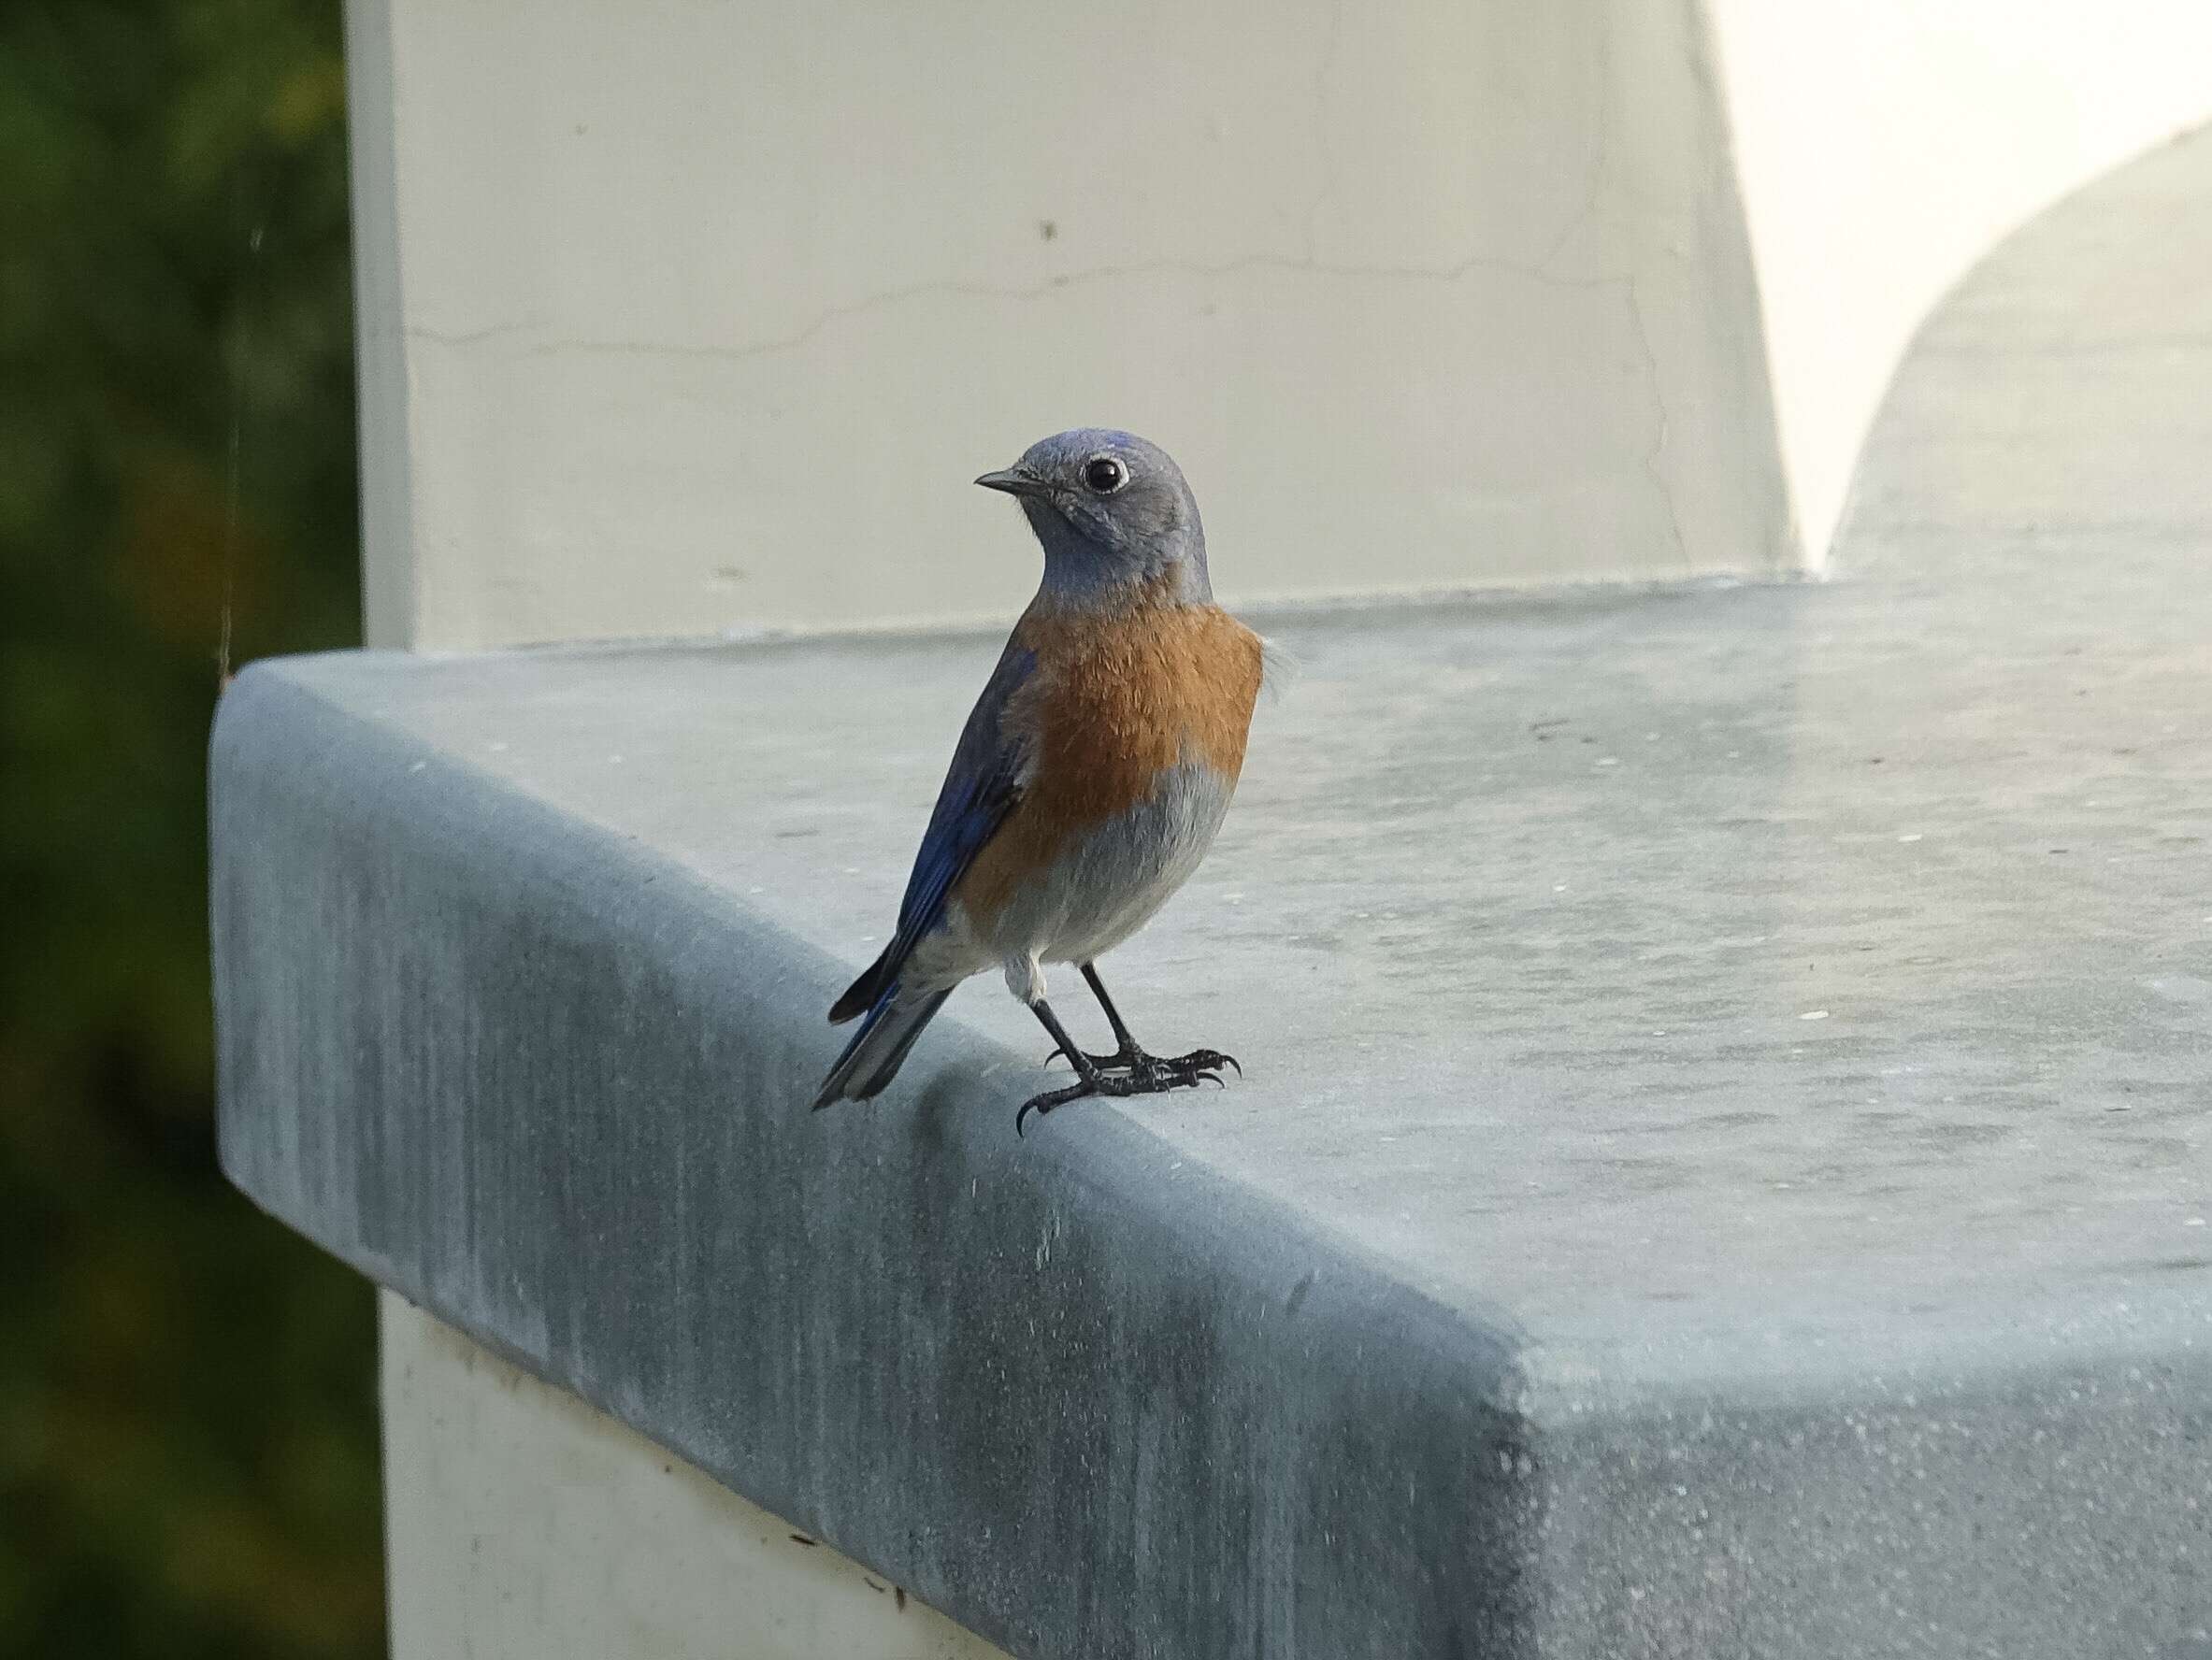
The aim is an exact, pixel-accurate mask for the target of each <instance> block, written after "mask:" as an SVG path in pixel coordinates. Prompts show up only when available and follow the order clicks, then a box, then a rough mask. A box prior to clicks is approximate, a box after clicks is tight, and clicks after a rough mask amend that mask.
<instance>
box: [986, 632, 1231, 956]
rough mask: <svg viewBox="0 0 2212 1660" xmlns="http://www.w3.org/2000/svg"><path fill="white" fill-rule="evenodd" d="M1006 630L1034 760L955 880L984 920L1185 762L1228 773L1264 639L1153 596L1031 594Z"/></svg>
mask: <svg viewBox="0 0 2212 1660" xmlns="http://www.w3.org/2000/svg"><path fill="white" fill-rule="evenodd" d="M1014 639H1015V640H1016V641H1017V642H1018V643H1019V644H1021V645H1024V646H1027V648H1028V649H1029V650H1030V651H1033V652H1034V653H1036V659H1037V667H1036V670H1035V672H1034V673H1033V674H1032V675H1031V677H1030V679H1029V680H1028V681H1027V684H1025V685H1024V686H1023V687H1022V689H1021V691H1019V692H1018V693H1016V694H1014V696H1013V700H1012V701H1011V702H1010V704H1009V706H1008V708H1007V711H1006V724H1007V726H1008V728H1009V729H1010V730H1011V731H1012V732H1014V733H1017V734H1020V735H1021V736H1022V737H1024V738H1026V739H1027V742H1028V744H1029V745H1030V752H1031V754H1032V755H1033V756H1034V758H1035V759H1034V766H1033V769H1032V772H1031V775H1030V781H1029V784H1028V787H1027V790H1026V791H1025V792H1024V794H1023V796H1022V799H1021V801H1020V802H1019V803H1018V804H1017V805H1016V806H1015V808H1014V809H1013V811H1012V812H1010V813H1009V814H1008V815H1007V819H1006V823H1004V824H1002V825H1001V826H1000V827H999V830H998V834H997V835H996V836H994V837H992V838H991V840H990V841H989V842H988V843H987V844H986V845H985V846H984V849H983V851H981V852H980V853H978V854H977V855H976V859H975V863H974V864H973V865H971V866H970V867H969V870H968V873H967V876H966V877H965V879H964V880H962V881H961V883H960V886H959V890H958V892H959V896H960V899H961V902H962V904H963V905H965V906H966V908H967V909H968V911H969V913H970V915H971V916H973V917H975V918H976V919H977V920H978V921H979V922H980V923H984V925H985V926H988V924H989V919H990V918H991V917H993V916H995V915H996V914H997V913H998V910H999V909H1000V908H1001V907H1003V906H1004V904H1005V903H1006V900H1007V898H1008V897H1009V896H1010V895H1011V894H1013V891H1014V890H1015V889H1016V888H1017V887H1019V886H1020V885H1021V883H1022V882H1024V881H1026V880H1028V878H1029V877H1031V876H1032V875H1034V874H1035V873H1037V872H1038V871H1041V870H1043V869H1045V868H1047V867H1049V866H1051V865H1052V863H1053V861H1054V860H1056V858H1058V857H1059V856H1060V854H1061V853H1062V852H1063V851H1065V850H1066V849H1067V847H1068V845H1069V843H1070V841H1071V840H1073V839H1074V838H1076V837H1080V836H1082V835H1083V834H1084V832H1085V831H1087V830H1090V829H1092V828H1094V827H1095V826H1097V825H1099V824H1102V823H1106V822H1108V821H1110V820H1112V819H1113V818H1115V817H1117V816H1119V815H1120V814H1122V813H1126V812H1128V810H1129V809H1131V808H1133V807H1135V806H1137V805H1138V804H1139V803H1141V802H1142V801H1145V800H1147V799H1149V798H1150V797H1151V795H1152V794H1153V793H1154V792H1155V791H1156V789H1157V788H1158V787H1159V783H1160V775H1161V774H1162V773H1164V772H1166V771H1168V770H1169V769H1170V768H1171V767H1173V766H1177V765H1179V764H1182V763H1185V762H1189V763H1193V764H1196V765H1199V766H1205V767H1208V768H1210V769H1211V770H1212V771H1214V773H1216V774H1218V775H1219V776H1220V778H1221V779H1222V780H1223V781H1224V782H1225V783H1227V784H1230V785H1233V784H1234V783H1235V782H1236V780H1237V777H1238V775H1239V774H1240V773H1242V770H1243V766H1244V741H1245V737H1246V735H1247V734H1248V733H1249V731H1250V730H1251V725H1252V708H1253V705H1254V704H1255V703H1256V702H1257V699H1258V696H1259V685H1260V677H1261V653H1260V642H1259V637H1258V636H1257V635H1256V634H1254V633H1253V632H1252V631H1251V630H1250V629H1249V628H1246V627H1245V626H1244V625H1243V624H1242V622H1238V621H1237V620H1236V619H1235V618H1234V617H1232V616H1230V615H1229V614H1228V612H1227V611H1225V610H1223V609H1222V608H1220V607H1218V606H1214V605H1178V604H1173V603H1171V602H1168V601H1165V600H1155V599H1151V598H1148V599H1146V600H1145V601H1143V602H1142V603H1141V604H1139V605H1137V606H1135V607H1132V608H1129V609H1128V611H1126V612H1123V613H1121V614H1118V615H1115V616H1113V617H1104V618H1101V617H1099V616H1096V615H1084V614H1082V613H1080V612H1070V611H1065V610H1057V609H1050V608H1044V607H1042V606H1041V605H1040V606H1033V607H1031V608H1030V609H1029V611H1028V613H1027V615H1025V616H1024V617H1023V619H1022V621H1021V622H1019V623H1018V624H1017V625H1016V626H1015V629H1014Z"/></svg>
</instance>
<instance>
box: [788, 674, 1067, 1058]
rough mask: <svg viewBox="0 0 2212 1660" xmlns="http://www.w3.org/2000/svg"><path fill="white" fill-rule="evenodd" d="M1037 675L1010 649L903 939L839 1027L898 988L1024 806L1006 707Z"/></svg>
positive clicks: (948, 797) (979, 716)
mask: <svg viewBox="0 0 2212 1660" xmlns="http://www.w3.org/2000/svg"><path fill="white" fill-rule="evenodd" d="M1036 667H1037V658H1036V654H1035V653H1034V652H1032V651H1029V650H1028V649H1027V647H1024V646H1020V645H1017V644H1015V643H1014V642H1013V641H1012V640H1009V641H1008V642H1007V646H1006V651H1005V652H1004V654H1003V655H1001V656H1000V657H999V659H998V667H997V668H996V669H994V670H992V672H991V678H990V680H988V681H987V682H986V683H985V684H984V689H983V694H982V695H981V696H980V697H978V698H977V699H976V700H975V708H973V709H972V710H971V711H970V713H969V716H968V724H967V726H966V727H965V728H964V729H963V730H962V731H961V734H960V741H959V743H958V744H957V745H955V747H954V750H953V761H952V765H951V766H949V767H947V768H946V769H945V778H944V784H943V787H942V788H941V789H940V790H939V791H938V793H937V807H936V809H935V810H934V811H932V812H931V813H930V815H929V828H928V829H926V830H925V831H924V832H923V833H922V848H921V851H919V852H918V853H916V854H915V855H914V868H913V874H912V876H910V877H908V878H907V881H906V897H905V898H903V899H901V900H900V901H899V904H898V933H897V934H896V935H894V936H893V937H892V939H891V943H890V944H889V945H887V946H885V947H884V948H883V955H882V956H880V957H878V958H877V959H876V960H875V962H874V964H873V965H872V966H870V967H869V970H868V972H867V973H865V974H863V975H862V976H861V977H860V978H859V979H858V980H855V981H854V982H853V983H852V984H851V985H850V986H849V987H847V988H846V990H845V995H843V996H841V997H840V998H839V999H838V1000H837V1002H836V1004H835V1005H834V1006H833V1007H832V1008H831V1009H830V1011H829V1018H830V1020H831V1021H832V1022H833V1023H835V1022H841V1021H848V1020H851V1019H852V1018H853V1017H854V1016H855V1015H856V1014H859V1013H861V1012H863V1011H864V1010H866V1009H869V1008H870V1007H872V1006H873V1005H874V1004H875V1003H876V1002H877V1001H879V1000H880V999H881V998H882V997H883V994H884V993H886V992H888V991H889V990H890V989H891V988H892V987H893V986H895V985H897V983H898V974H899V970H900V969H902V968H904V967H905V966H906V960H907V958H908V957H909V956H911V955H912V954H913V949H914V947H915V946H916V945H917V944H918V943H920V941H921V939H922V937H924V936H925V935H926V934H927V933H928V932H929V931H930V930H931V929H932V928H935V927H936V926H937V924H938V923H940V922H941V921H943V919H944V908H945V901H946V897H947V895H949V894H951V893H952V891H953V886H954V884H955V882H957V881H958V880H960V877H961V875H962V873H964V872H965V871H966V870H967V868H968V866H970V865H971V864H973V863H974V862H975V856H976V854H978V853H979V852H981V851H983V848H984V843H985V842H987V841H989V840H990V839H991V837H992V836H993V835H995V834H996V833H997V832H998V826H999V825H1000V824H1002V823H1005V822H1006V815H1007V814H1008V813H1009V812H1010V811H1012V810H1013V805H1014V803H1015V802H1016V801H1018V800H1020V799H1021V793H1022V784H1021V779H1022V772H1023V769H1024V767H1025V766H1026V765H1027V751H1026V746H1025V745H1024V744H1023V742H1022V741H1021V739H1020V738H1019V737H1017V736H1016V735H1014V734H1013V733H1011V732H1009V731H1008V730H1007V729H1006V726H1005V715H1006V706H1007V704H1008V703H1009V702H1010V701H1011V700H1012V699H1013V694H1014V693H1015V692H1017V691H1018V690H1020V688H1021V686H1022V683H1023V682H1024V681H1026V680H1027V679H1028V678H1029V676H1030V674H1031V673H1032V672H1034V670H1035V669H1036Z"/></svg>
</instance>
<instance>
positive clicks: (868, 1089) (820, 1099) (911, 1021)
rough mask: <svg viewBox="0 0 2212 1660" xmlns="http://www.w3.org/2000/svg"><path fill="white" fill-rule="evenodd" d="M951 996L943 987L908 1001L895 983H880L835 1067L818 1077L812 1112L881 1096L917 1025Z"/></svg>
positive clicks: (911, 1042)
mask: <svg viewBox="0 0 2212 1660" xmlns="http://www.w3.org/2000/svg"><path fill="white" fill-rule="evenodd" d="M951 995H953V990H952V988H951V987H950V986H947V987H946V988H945V989H944V990H943V991H941V992H931V993H930V994H928V995H926V996H923V997H917V998H914V999H912V1000H911V1001H908V1000H902V999H901V998H900V996H899V988H898V986H897V985H890V986H886V987H884V988H883V992H882V993H881V994H880V995H878V996H877V998H876V1001H875V1006H874V1007H873V1008H871V1009H869V1011H868V1018H867V1019H866V1020H864V1021H862V1022H861V1023H860V1030H858V1031H857V1032H855V1033H854V1034H853V1040H852V1042H850V1043H848V1044H846V1045H845V1050H844V1052H843V1053H842V1054H840V1055H839V1056H838V1058H837V1065H836V1066H832V1067H830V1069H829V1076H828V1077H827V1078H825V1079H824V1080H822V1089H821V1092H820V1093H819V1094H818V1095H815V1096H814V1110H815V1111H817V1112H819V1111H821V1110H822V1109H823V1108H825V1107H827V1106H829V1105H831V1104H832V1103H833V1102H837V1101H865V1100H868V1099H869V1098H870V1097H871V1096H874V1095H880V1094H882V1093H883V1088H884V1087H885V1086H886V1085H887V1084H889V1083H890V1081H891V1080H892V1079H894V1078H896V1077H897V1076H898V1068H899V1067H900V1066H902V1065H903V1064H904V1063H905V1061H906V1056H907V1052H908V1051H909V1050H911V1049H912V1048H913V1046H914V1039H916V1038H919V1037H921V1035H922V1028H923V1027H925V1026H926V1025H927V1024H928V1023H930V1022H931V1021H932V1020H934V1019H936V1018H937V1011H938V1010H939V1009H942V1008H943V1007H944V1000H945V999H946V998H947V997H949V996H951Z"/></svg>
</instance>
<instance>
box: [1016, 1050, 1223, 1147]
mask: <svg viewBox="0 0 2212 1660" xmlns="http://www.w3.org/2000/svg"><path fill="white" fill-rule="evenodd" d="M1083 1058H1084V1060H1085V1061H1087V1062H1089V1063H1090V1066H1091V1072H1092V1076H1091V1077H1089V1078H1085V1079H1084V1080H1081V1081H1080V1082H1076V1083H1071V1084H1069V1085H1068V1086H1067V1087H1066V1088H1064V1089H1056V1090H1047V1091H1045V1092H1044V1093H1043V1094H1042V1095H1032V1096H1030V1097H1029V1099H1027V1101H1024V1102H1023V1103H1022V1105H1021V1108H1020V1109H1019V1110H1018V1111H1016V1112H1015V1113H1014V1115H1013V1133H1014V1134H1015V1135H1017V1136H1019V1135H1021V1134H1023V1133H1024V1131H1025V1130H1026V1128H1027V1123H1028V1118H1029V1114H1030V1113H1032V1112H1034V1113H1036V1114H1037V1115H1038V1117H1040V1118H1042V1117H1043V1116H1044V1115H1045V1114H1046V1113H1048V1112H1050V1111H1051V1110H1052V1109H1054V1108H1056V1107H1064V1106H1066V1105H1067V1104H1068V1103H1069V1102H1070V1101H1080V1100H1083V1099H1084V1097H1086V1096H1089V1095H1112V1096H1115V1097H1121V1096H1127V1095H1165V1094H1167V1092H1168V1091H1170V1090H1179V1089H1196V1088H1197V1087H1198V1086H1199V1084H1201V1083H1211V1084H1214V1086H1216V1087H1217V1088H1220V1089H1227V1088H1228V1082H1227V1081H1226V1080H1224V1079H1223V1078H1222V1076H1221V1069H1222V1068H1223V1067H1224V1066H1235V1067H1236V1071H1237V1076H1238V1077H1239V1078H1242V1077H1243V1076H1244V1068H1243V1067H1242V1066H1237V1058H1236V1056H1234V1055H1227V1054H1223V1053H1222V1052H1220V1051H1219V1050H1215V1049H1194V1050H1192V1051H1191V1052H1190V1053H1188V1054H1186V1055H1173V1056H1168V1055H1152V1054H1146V1053H1145V1052H1143V1051H1142V1050H1141V1049H1140V1050H1135V1051H1128V1052H1122V1053H1119V1054H1110V1055H1095V1054H1087V1053H1086V1054H1085V1055H1084V1057H1083ZM1052 1059H1056V1060H1066V1059H1067V1056H1065V1055H1063V1054H1061V1053H1060V1052H1059V1051H1057V1050H1055V1051H1054V1052H1053V1055H1052ZM1049 1064H1050V1061H1048V1062H1047V1065H1049Z"/></svg>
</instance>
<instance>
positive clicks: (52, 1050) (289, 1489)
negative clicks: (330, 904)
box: [0, 0, 383, 1660]
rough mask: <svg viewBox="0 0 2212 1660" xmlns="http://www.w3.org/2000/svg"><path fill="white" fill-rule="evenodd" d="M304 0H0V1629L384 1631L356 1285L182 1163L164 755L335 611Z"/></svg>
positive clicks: (351, 598) (198, 813)
mask: <svg viewBox="0 0 2212 1660" xmlns="http://www.w3.org/2000/svg"><path fill="white" fill-rule="evenodd" d="M356 569H357V561H356V533H355V508H354V478H353V401H352V322H351V294H350V287H349V269H348V251H347V241H346V157H345V112H344V78H343V70H342V63H341V56H340V36H339V20H338V0H172V3H169V4H161V3H158V0H138V3H129V0H5V4H0V1655H8V1656H13V1655H37V1656H40V1657H41V1660H44V1657H47V1656H59V1655H79V1654H83V1655H97V1656H102V1657H108V1656H118V1657H121V1656H136V1655H161V1656H189V1657H198V1656H208V1657H210V1660H212V1657H214V1656H222V1657H223V1660H251V1657H255V1656H276V1655H283V1656H339V1655H343V1656H364V1657H366V1656H369V1655H374V1654H378V1653H381V1651H382V1643H383V1632H382V1607H381V1603H382V1592H381V1567H380V1563H379V1553H378V1529H379V1507H378V1493H377V1463H376V1441H375V1399H374V1375H373V1371H374V1338H373V1331H372V1318H373V1316H372V1307H371V1302H370V1295H369V1293H368V1292H367V1290H366V1288H365V1287H364V1286H363V1285H362V1284H361V1283H360V1282H359V1281H358V1280H356V1279H355V1277H354V1276H352V1274H350V1273H348V1272H347V1271H345V1270H343V1269H341V1268H339V1267H338V1266H336V1265H335V1264H333V1263H330V1262H328V1261H326V1260H324V1259H323V1258H322V1257H320V1256H319V1255H318V1254H317V1253H316V1252H313V1251H312V1250H310V1249H309V1247H307V1246H306V1245H304V1244H303V1243H301V1242H300V1241H298V1240H296V1239H294V1238H292V1237H291V1236H289V1235H288V1234H286V1233H285V1232H283V1230H281V1229H280V1228H279V1227H277V1226H276V1225H275V1224H272V1223H270V1222H269V1221H267V1220H266V1218H264V1217H262V1216H261V1215H260V1214H258V1213H257V1212H255V1211H254V1210H252V1209H251V1207H249V1206H248V1205H247V1204H246V1203H245V1202H244V1201H243V1200H242V1199H240V1198H239V1197H237V1195H235V1194H234V1193H232V1192H231V1191H230V1190H229V1189H228V1188H226V1187H225V1186H224V1185H223V1182H222V1180H221V1178H220V1176H219V1174H218V1173H217V1170H216V1166H215V1157H214V1139H213V1134H212V1116H211V1107H212V1103H211V1080H210V1051H211V1042H210V1037H211V1035H210V1030H209V1019H210V1016H209V1006H208V965H207V923H206V909H205V907H206V897H205V881H206V877H205V864H206V835H205V829H204V825H205V801H204V785H203V762H204V756H205V753H206V738H207V730H208V719H209V716H210V713H211V711H212V708H213V705H214V698H215V694H216V684H217V673H216V656H217V650H218V644H219V641H220V640H221V639H222V638H223V634H224V622H223V618H224V614H225V611H226V609H227V610H229V611H230V613H231V614H232V615H233V616H235V619H236V624H237V636H236V647H235V649H236V652H237V657H238V658H240V659H243V658H246V657H250V656H252V655H255V654H259V653H262V652H266V651H299V650H309V649H315V648H320V647H325V646H333V645H343V644H349V643H352V641H353V640H354V639H355V637H357V634H358V630H359V626H360V622H359V606H358V599H357V586H358V584H357V578H356Z"/></svg>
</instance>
